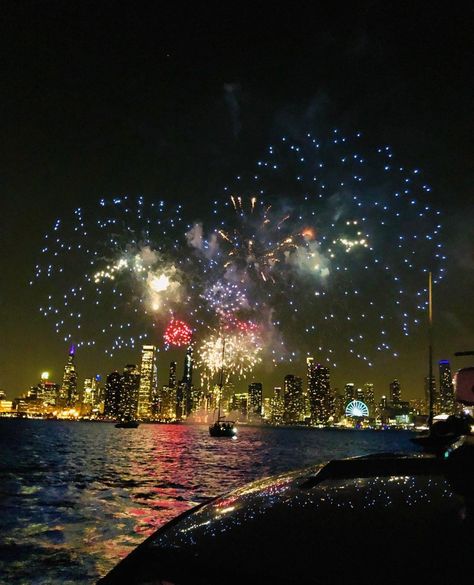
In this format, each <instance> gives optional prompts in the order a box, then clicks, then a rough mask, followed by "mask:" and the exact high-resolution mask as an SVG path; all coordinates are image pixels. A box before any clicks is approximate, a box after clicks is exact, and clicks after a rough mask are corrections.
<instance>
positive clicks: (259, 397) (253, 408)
mask: <svg viewBox="0 0 474 585" xmlns="http://www.w3.org/2000/svg"><path fill="white" fill-rule="evenodd" d="M262 401H263V387H262V384H261V383H260V382H252V383H251V384H249V391H248V403H247V413H248V417H249V419H250V420H251V419H253V418H257V419H259V418H261V417H262Z"/></svg>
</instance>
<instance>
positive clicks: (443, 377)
mask: <svg viewBox="0 0 474 585" xmlns="http://www.w3.org/2000/svg"><path fill="white" fill-rule="evenodd" d="M438 366H439V408H440V410H441V412H444V413H446V414H453V413H454V386H453V377H452V375H451V366H450V365H449V361H448V360H441V361H440V362H439V364H438Z"/></svg>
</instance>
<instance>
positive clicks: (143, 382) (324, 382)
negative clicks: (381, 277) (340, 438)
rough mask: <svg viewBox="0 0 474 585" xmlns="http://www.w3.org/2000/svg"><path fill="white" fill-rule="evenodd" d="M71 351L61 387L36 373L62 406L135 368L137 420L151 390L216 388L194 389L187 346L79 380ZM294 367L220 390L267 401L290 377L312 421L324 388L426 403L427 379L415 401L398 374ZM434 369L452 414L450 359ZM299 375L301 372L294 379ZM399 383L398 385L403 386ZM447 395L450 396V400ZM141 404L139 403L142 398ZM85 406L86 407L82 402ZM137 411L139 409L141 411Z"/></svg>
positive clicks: (201, 381) (207, 384) (47, 373)
mask: <svg viewBox="0 0 474 585" xmlns="http://www.w3.org/2000/svg"><path fill="white" fill-rule="evenodd" d="M76 351H77V350H76V348H75V346H71V347H70V349H69V351H68V352H67V361H66V365H65V366H64V367H63V374H62V381H61V383H57V382H54V375H53V371H52V370H51V369H42V370H41V371H40V372H39V374H38V379H39V380H40V382H39V383H40V384H46V385H49V386H51V388H53V387H54V388H57V389H58V392H59V394H58V396H59V398H60V399H61V400H62V401H63V402H64V403H65V405H66V406H67V405H70V404H71V403H74V402H77V401H78V400H79V397H80V396H81V398H82V396H83V395H84V396H85V395H86V393H87V390H88V389H89V388H91V389H92V388H95V387H96V386H99V385H100V382H101V381H102V382H104V381H106V380H107V379H108V377H109V376H110V375H114V374H118V375H120V371H123V372H124V374H125V373H126V372H127V371H131V369H132V368H134V369H135V370H134V371H135V373H136V374H137V375H138V380H139V386H140V388H141V390H139V389H138V388H137V401H138V402H137V406H138V404H139V403H140V392H141V393H142V395H145V396H147V397H148V398H145V402H146V404H145V408H144V410H143V412H141V416H144V417H145V418H146V417H147V416H150V414H151V408H152V406H151V400H152V390H153V388H159V387H163V386H165V387H168V388H170V389H174V392H175V393H176V391H177V390H178V388H179V387H181V388H182V389H181V392H182V393H184V392H185V388H186V386H188V387H189V386H193V387H195V388H199V389H202V390H203V391H204V392H212V388H214V387H216V386H217V385H218V383H219V379H218V376H216V377H215V379H214V381H213V382H211V381H209V380H208V379H206V378H201V377H198V375H197V374H195V377H194V382H195V383H194V384H193V369H195V363H194V359H193V358H192V354H193V348H192V346H189V347H188V348H186V349H185V350H182V351H181V352H180V356H181V358H182V359H181V360H180V361H179V362H178V361H176V360H171V361H169V362H165V364H167V365H166V366H165V367H164V368H160V367H159V366H158V362H157V357H156V356H157V352H156V347H155V346H147V345H145V346H143V348H142V351H141V353H140V355H138V356H135V357H136V358H137V359H135V362H134V364H133V365H132V364H131V363H130V362H128V363H124V364H122V365H119V366H117V367H116V368H114V369H113V370H108V371H103V372H101V373H98V372H96V373H94V374H91V373H90V372H86V373H81V375H79V372H78V370H77V364H76V361H75V358H76ZM136 363H138V364H140V363H141V366H140V365H138V366H137V365H135V364H136ZM289 366H291V367H289ZM295 366H297V364H295V363H289V364H280V366H279V368H280V369H281V371H282V373H283V372H284V373H283V375H282V377H281V378H279V379H278V378H277V382H276V383H273V382H271V383H263V382H261V381H260V379H259V378H258V376H257V375H252V376H251V377H249V378H248V379H247V378H243V379H236V380H232V379H231V380H229V381H228V383H227V384H224V388H226V387H227V386H228V387H229V388H231V391H232V392H233V393H234V394H239V393H240V394H244V393H246V392H247V390H245V389H246V388H247V389H249V390H248V391H250V388H251V387H254V386H256V387H259V388H260V390H259V391H260V392H262V389H263V394H262V397H263V398H271V397H273V395H274V391H275V388H281V387H283V386H284V385H285V379H286V378H291V379H293V378H295V379H296V380H301V389H302V391H304V392H305V393H308V398H309V400H310V401H311V400H312V401H313V402H312V403H313V404H315V405H316V404H317V406H313V407H312V408H313V409H314V410H313V411H312V412H313V414H312V418H313V419H318V418H320V417H321V415H322V413H323V412H324V410H325V409H326V408H327V405H326V406H324V405H323V404H322V403H320V404H318V403H319V402H320V401H321V400H323V396H324V394H325V392H326V391H327V389H331V390H332V391H337V392H339V393H342V394H344V392H346V393H347V388H348V387H351V388H353V390H352V394H351V399H355V398H357V395H356V390H358V391H360V392H364V393H367V392H369V393H370V394H371V395H372V396H373V397H374V399H375V400H380V399H381V398H383V397H388V399H389V400H390V401H391V402H394V403H397V402H399V401H400V394H401V392H403V397H404V399H405V400H408V399H409V400H427V379H428V378H427V377H426V376H425V377H424V378H423V379H422V381H421V382H420V384H421V386H420V387H421V388H422V390H420V391H419V392H418V393H417V394H416V395H415V396H412V394H411V392H410V391H408V393H407V388H406V386H405V385H404V384H403V375H401V376H400V375H398V376H396V377H387V376H386V377H385V378H386V383H385V384H382V385H381V386H376V385H375V384H374V383H373V382H372V381H371V380H369V379H367V380H363V381H362V380H356V381H354V378H353V377H351V376H346V377H345V378H341V380H343V382H342V383H339V384H338V383H334V381H333V377H334V373H335V372H334V370H331V369H330V368H329V367H325V366H324V365H323V364H321V363H319V362H318V361H317V360H315V358H314V357H313V356H308V357H306V360H305V366H306V367H305V368H304V369H303V364H300V367H299V368H296V367H295ZM179 368H181V369H182V371H183V376H182V377H180V374H179V372H178V369H179ZM433 368H434V369H433V371H434V373H435V374H434V376H433V380H434V386H433V387H434V391H435V393H436V395H437V396H438V395H439V400H440V403H441V404H442V405H443V406H446V407H447V408H448V409H452V407H453V404H452V376H453V375H454V372H455V369H452V367H451V362H450V361H449V360H444V359H443V360H438V361H434V363H433ZM71 369H72V372H73V382H72V387H71V381H70V379H71ZM142 369H143V371H144V376H142V375H141V372H142ZM298 372H303V373H302V374H301V375H299V376H298V375H297V373H298ZM132 373H133V372H132ZM313 380H314V381H313ZM318 380H319V381H318ZM400 380H402V382H401V381H400ZM33 383H34V382H33ZM31 388H33V385H29V386H28V388H26V389H23V391H22V392H19V393H17V394H15V396H13V393H9V394H6V392H5V389H1V388H0V391H2V392H3V393H4V395H5V397H6V398H7V399H8V400H12V399H13V398H15V397H16V396H20V395H24V394H26V393H28V392H31ZM71 395H73V396H74V398H71ZM311 396H312V398H311ZM449 396H451V399H450V398H449ZM447 397H448V398H447ZM82 399H84V398H82ZM141 400H142V401H143V398H142V399H141ZM183 400H185V397H184V394H183V395H182V396H181V401H183ZM85 401H86V402H87V399H86V400H85ZM149 401H150V402H149ZM140 408H141V409H142V408H143V406H141V407H140ZM316 411H317V412H319V414H318V415H316V414H315V413H316ZM183 413H184V411H183ZM323 418H324V416H323Z"/></svg>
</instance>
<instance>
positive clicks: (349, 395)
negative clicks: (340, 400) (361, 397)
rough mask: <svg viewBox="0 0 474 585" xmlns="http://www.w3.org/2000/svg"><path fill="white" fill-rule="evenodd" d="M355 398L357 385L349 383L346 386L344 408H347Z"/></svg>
mask: <svg viewBox="0 0 474 585" xmlns="http://www.w3.org/2000/svg"><path fill="white" fill-rule="evenodd" d="M355 397H356V394H355V385H354V384H353V383H352V382H348V383H347V384H346V385H345V386H344V408H346V406H347V405H348V404H349V402H351V401H352V400H355Z"/></svg>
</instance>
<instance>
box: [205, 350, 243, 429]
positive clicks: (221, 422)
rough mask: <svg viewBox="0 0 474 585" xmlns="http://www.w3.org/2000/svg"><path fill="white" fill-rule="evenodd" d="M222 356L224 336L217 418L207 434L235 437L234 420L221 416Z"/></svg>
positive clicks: (223, 355) (222, 362) (222, 387)
mask: <svg viewBox="0 0 474 585" xmlns="http://www.w3.org/2000/svg"><path fill="white" fill-rule="evenodd" d="M224 358H225V338H223V339H222V361H221V368H220V374H219V384H218V387H219V396H218V398H217V419H216V421H215V422H214V423H213V424H212V425H210V426H209V434H210V435H211V437H230V438H233V437H236V436H237V428H236V426H235V421H233V420H226V419H225V417H222V416H221V399H222V393H223V391H224Z"/></svg>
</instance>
